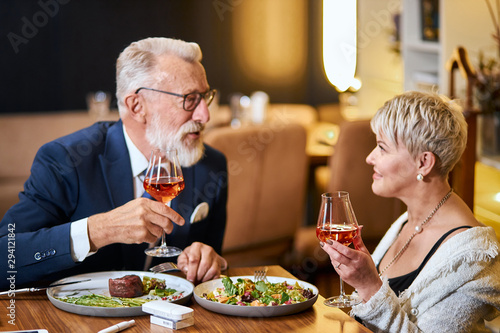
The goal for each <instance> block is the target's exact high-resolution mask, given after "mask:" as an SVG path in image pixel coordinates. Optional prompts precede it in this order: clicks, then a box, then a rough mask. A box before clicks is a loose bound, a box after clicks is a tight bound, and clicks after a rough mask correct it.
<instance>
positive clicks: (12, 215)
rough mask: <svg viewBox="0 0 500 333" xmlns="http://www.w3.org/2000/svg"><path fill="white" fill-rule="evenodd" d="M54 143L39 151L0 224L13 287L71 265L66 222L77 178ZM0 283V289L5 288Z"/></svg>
mask: <svg viewBox="0 0 500 333" xmlns="http://www.w3.org/2000/svg"><path fill="white" fill-rule="evenodd" d="M74 162H75V161H72V160H71V155H70V154H68V152H67V151H66V149H65V148H64V147H62V146H61V145H60V144H58V143H49V144H46V145H44V146H42V148H41V149H40V150H39V152H38V153H37V155H36V157H35V160H34V162H33V165H32V168H31V175H30V177H29V178H28V180H27V181H26V183H25V184H24V191H23V192H21V193H20V194H19V202H18V203H17V204H16V205H14V206H12V207H11V208H10V209H9V210H8V211H7V213H6V214H5V216H4V218H3V219H2V221H1V222H0V249H1V252H2V253H9V254H10V255H11V256H10V258H12V260H11V261H9V262H8V267H7V271H4V272H2V274H8V276H12V275H15V281H16V285H18V286H19V285H22V284H24V283H28V282H31V281H37V280H43V279H46V278H48V277H50V275H51V274H52V273H55V272H58V271H60V270H63V269H67V268H71V267H73V266H74V265H76V264H75V262H74V261H73V259H72V256H71V249H70V217H71V213H72V211H73V210H74V206H75V203H76V202H77V197H76V196H77V193H78V191H77V187H78V182H77V178H78V177H77V172H76V168H75V167H74ZM7 282H8V281H6V279H5V278H0V287H1V288H2V289H4V288H5V287H7V285H6V283H7Z"/></svg>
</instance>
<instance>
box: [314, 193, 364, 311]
mask: <svg viewBox="0 0 500 333" xmlns="http://www.w3.org/2000/svg"><path fill="white" fill-rule="evenodd" d="M357 233H358V222H357V221H356V216H355V215H354V211H353V209H352V205H351V201H350V200H349V193H348V192H345V191H338V192H332V193H323V194H322V195H321V207H320V212H319V216H318V224H317V226H316V236H317V237H318V239H319V240H320V241H322V242H324V243H326V241H327V240H329V239H331V240H333V241H337V242H339V243H341V244H343V245H345V246H349V245H350V244H351V243H352V240H353V238H354V236H356V234H357ZM360 302H361V300H360V299H359V298H358V297H355V296H352V295H351V296H349V295H346V294H345V293H344V282H343V281H342V279H340V296H334V297H330V298H327V299H326V300H325V302H324V304H325V305H328V306H333V307H337V308H345V307H351V306H353V305H356V304H359V303H360Z"/></svg>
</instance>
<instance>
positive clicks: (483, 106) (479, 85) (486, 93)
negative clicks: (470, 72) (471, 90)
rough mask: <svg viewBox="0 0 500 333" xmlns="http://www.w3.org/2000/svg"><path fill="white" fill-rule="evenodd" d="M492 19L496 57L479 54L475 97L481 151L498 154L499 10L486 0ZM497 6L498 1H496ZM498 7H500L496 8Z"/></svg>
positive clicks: (499, 122)
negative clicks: (478, 111)
mask: <svg viewBox="0 0 500 333" xmlns="http://www.w3.org/2000/svg"><path fill="white" fill-rule="evenodd" d="M486 4H487V6H488V10H489V12H490V15H491V19H492V21H493V25H494V28H495V32H494V33H493V40H494V41H495V44H496V47H497V50H496V51H497V55H496V57H486V56H485V55H484V54H483V53H482V52H481V53H480V54H479V66H478V68H477V71H476V80H475V98H476V101H477V104H478V106H479V108H480V110H481V116H482V130H481V141H482V153H483V154H484V155H499V154H500V61H499V60H500V12H499V11H498V10H497V11H496V13H498V14H497V16H495V11H494V10H493V7H492V6H491V3H490V1H489V0H486ZM497 6H498V3H497ZM497 9H500V8H497Z"/></svg>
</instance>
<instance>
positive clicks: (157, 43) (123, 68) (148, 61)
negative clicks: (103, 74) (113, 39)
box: [116, 37, 202, 114]
mask: <svg viewBox="0 0 500 333" xmlns="http://www.w3.org/2000/svg"><path fill="white" fill-rule="evenodd" d="M169 54H172V55H176V56H178V57H180V58H182V59H184V60H186V61H188V62H201V59H202V53H201V49H200V47H199V45H198V44H196V43H188V42H185V41H182V40H179V39H172V38H164V37H151V38H146V39H142V40H139V41H137V42H133V43H132V44H130V45H129V46H127V47H126V48H125V49H124V50H123V52H122V53H121V54H120V56H119V57H118V60H117V61H116V99H117V101H118V110H119V111H120V114H122V113H124V112H125V110H126V109H125V107H124V98H125V96H126V95H127V94H129V93H131V92H133V91H135V90H137V89H138V88H140V87H143V86H146V87H147V86H149V85H152V84H155V83H156V82H157V81H158V80H159V79H160V76H159V75H161V74H160V73H156V72H155V69H156V65H157V63H158V57H159V56H161V55H169Z"/></svg>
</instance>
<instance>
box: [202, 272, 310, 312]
mask: <svg viewBox="0 0 500 333" xmlns="http://www.w3.org/2000/svg"><path fill="white" fill-rule="evenodd" d="M239 278H241V279H250V280H252V281H253V276H232V277H231V280H232V281H233V282H236V281H237V280H238V279H239ZM267 281H269V282H271V283H278V282H284V281H286V282H287V283H288V284H292V285H293V284H295V283H296V282H298V283H299V285H300V286H301V287H303V288H304V289H311V291H312V292H313V294H314V297H312V298H311V299H308V300H307V301H305V302H301V303H295V304H286V305H276V306H239V305H231V304H223V303H217V302H212V301H209V300H207V299H205V298H203V297H202V295H203V294H208V293H210V292H211V291H214V290H215V289H216V288H220V287H223V285H222V279H217V280H212V281H207V282H203V283H201V284H199V285H198V286H196V287H195V288H194V299H195V300H196V302H197V303H198V304H200V305H201V306H202V307H204V308H205V309H207V310H210V311H213V312H217V313H221V314H225V315H230V316H240V317H277V316H285V315H290V314H294V313H298V312H301V311H304V310H306V309H308V308H310V307H311V306H313V304H314V303H315V302H316V300H317V299H318V288H316V286H314V285H312V284H310V283H308V282H305V281H300V280H294V279H289V278H284V277H278V276H268V277H267Z"/></svg>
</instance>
